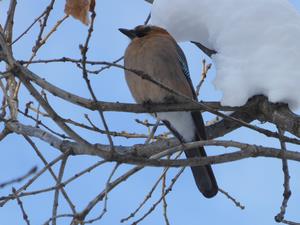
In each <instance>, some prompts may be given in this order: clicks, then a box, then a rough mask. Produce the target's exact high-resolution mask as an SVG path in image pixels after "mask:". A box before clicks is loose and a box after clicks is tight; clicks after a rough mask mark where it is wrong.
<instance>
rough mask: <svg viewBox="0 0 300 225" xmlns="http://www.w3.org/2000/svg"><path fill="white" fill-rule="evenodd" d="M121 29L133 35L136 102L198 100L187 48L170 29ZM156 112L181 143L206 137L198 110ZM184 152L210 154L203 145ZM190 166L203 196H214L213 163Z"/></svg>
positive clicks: (130, 77) (130, 59) (131, 83)
mask: <svg viewBox="0 0 300 225" xmlns="http://www.w3.org/2000/svg"><path fill="white" fill-rule="evenodd" d="M119 31H120V32H122V33H123V34H124V35H126V36H127V37H128V38H129V39H130V43H129V45H128V47H127V48H126V50H125V54H124V67H125V70H124V71H125V79H126V82H127V85H128V87H129V90H130V92H131V94H132V96H133V98H134V99H135V101H136V102H137V103H140V104H147V103H182V102H183V101H184V100H185V101H186V99H185V98H182V96H184V97H186V98H188V99H191V100H197V95H196V93H195V90H194V88H193V84H192V81H191V78H190V74H189V68H188V64H187V60H186V57H185V55H184V52H183V50H182V49H181V48H180V46H179V45H178V44H177V42H176V41H175V39H174V38H173V37H172V36H171V35H170V34H169V33H168V31H167V30H165V29H163V28H161V27H158V26H153V25H139V26H136V27H135V28H134V29H125V28H120V29H119ZM136 71H142V72H143V73H145V74H147V75H148V76H149V77H150V78H151V79H152V80H155V81H157V82H159V83H160V84H162V85H163V86H165V87H167V88H168V89H171V90H174V92H175V93H174V92H173V91H169V90H168V89H165V88H163V87H162V86H160V85H157V84H155V83H154V82H152V81H150V80H147V79H143V78H142V77H140V76H138V75H137V74H136ZM176 93H178V95H177V94H176ZM155 115H156V117H157V118H158V119H160V120H161V121H162V122H163V123H164V124H165V126H166V127H167V128H168V129H169V130H170V131H171V132H172V133H173V135H174V136H175V137H176V138H177V139H178V140H179V141H180V142H181V143H187V142H192V141H199V140H206V139H207V137H206V132H205V125H204V122H203V118H202V115H201V112H199V111H182V112H179V111H177V112H158V113H156V114H155ZM184 152H185V155H186V157H187V158H201V157H206V156H207V155H206V152H205V149H204V148H203V147H197V148H194V149H189V150H186V151H184ZM191 170H192V174H193V176H194V180H195V182H196V185H197V187H198V189H199V190H200V192H201V193H202V194H203V196H204V197H206V198H212V197H214V196H215V195H216V194H217V193H218V185H217V182H216V178H215V176H214V173H213V170H212V167H211V166H210V165H204V166H192V167H191Z"/></svg>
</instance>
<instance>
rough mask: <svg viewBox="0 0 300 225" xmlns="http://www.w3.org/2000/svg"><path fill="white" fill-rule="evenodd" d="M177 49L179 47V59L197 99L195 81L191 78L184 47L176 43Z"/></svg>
mask: <svg viewBox="0 0 300 225" xmlns="http://www.w3.org/2000/svg"><path fill="white" fill-rule="evenodd" d="M176 49H177V53H178V60H179V62H180V65H181V69H182V72H183V74H184V75H185V77H186V79H187V81H188V83H189V85H190V87H191V90H192V92H193V95H194V99H197V96H196V92H195V89H194V86H193V83H192V80H191V76H190V72H189V66H188V63H187V60H186V57H185V55H184V52H183V51H182V49H181V48H180V47H179V45H177V44H176Z"/></svg>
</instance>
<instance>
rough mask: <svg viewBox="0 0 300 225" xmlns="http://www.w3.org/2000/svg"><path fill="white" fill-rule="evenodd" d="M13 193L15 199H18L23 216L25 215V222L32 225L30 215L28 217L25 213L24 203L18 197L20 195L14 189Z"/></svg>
mask: <svg viewBox="0 0 300 225" xmlns="http://www.w3.org/2000/svg"><path fill="white" fill-rule="evenodd" d="M12 193H13V195H14V197H15V198H16V199H17V202H18V205H19V206H20V209H21V211H22V215H23V219H24V221H25V222H26V224H27V225H30V222H29V218H28V215H27V214H26V212H25V209H24V206H23V203H22V201H21V200H20V198H19V197H18V193H17V191H16V189H15V188H12Z"/></svg>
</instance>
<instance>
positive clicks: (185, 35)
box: [151, 0, 300, 110]
mask: <svg viewBox="0 0 300 225" xmlns="http://www.w3.org/2000/svg"><path fill="white" fill-rule="evenodd" d="M151 24H153V25H157V26H161V27H164V28H166V29H167V30H168V31H169V32H170V33H171V34H172V35H173V36H174V38H175V39H176V40H177V41H197V42H200V43H201V44H203V45H205V46H206V47H208V48H211V49H214V50H216V51H217V52H218V53H217V54H216V55H214V56H213V57H212V60H213V63H214V65H215V67H216V78H215V81H214V85H215V87H216V89H218V90H220V91H221V92H222V93H223V97H222V99H221V103H222V104H223V105H229V106H241V105H243V104H245V103H246V101H247V100H248V99H249V98H250V97H251V96H253V95H258V94H263V95H265V96H267V97H268V98H269V100H270V101H271V102H285V103H288V104H289V106H290V108H291V109H294V110H296V109H299V107H300V88H299V85H300V14H299V13H298V12H297V11H296V9H295V8H294V7H293V6H292V5H291V4H290V3H289V2H288V1H287V0H184V1H183V0H172V1H170V0H155V1H154V4H153V8H152V18H151Z"/></svg>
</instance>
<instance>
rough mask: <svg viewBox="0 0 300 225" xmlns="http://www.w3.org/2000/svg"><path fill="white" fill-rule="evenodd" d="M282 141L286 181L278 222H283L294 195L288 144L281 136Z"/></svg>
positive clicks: (281, 132) (280, 131)
mask: <svg viewBox="0 0 300 225" xmlns="http://www.w3.org/2000/svg"><path fill="white" fill-rule="evenodd" d="M277 129H278V133H279V134H280V135H281V136H283V135H284V131H283V130H282V129H281V128H280V127H278V126H277ZM279 141H280V146H281V154H282V171H283V175H284V176H283V177H284V182H283V188H284V191H283V200H282V204H281V207H280V212H279V213H278V214H277V215H276V216H275V221H276V222H279V223H280V222H282V221H283V220H284V216H285V213H286V209H287V204H288V201H289V199H290V197H291V195H292V192H291V189H290V174H289V166H288V161H287V159H286V158H285V152H286V144H285V142H284V141H283V140H282V139H281V138H279Z"/></svg>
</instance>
